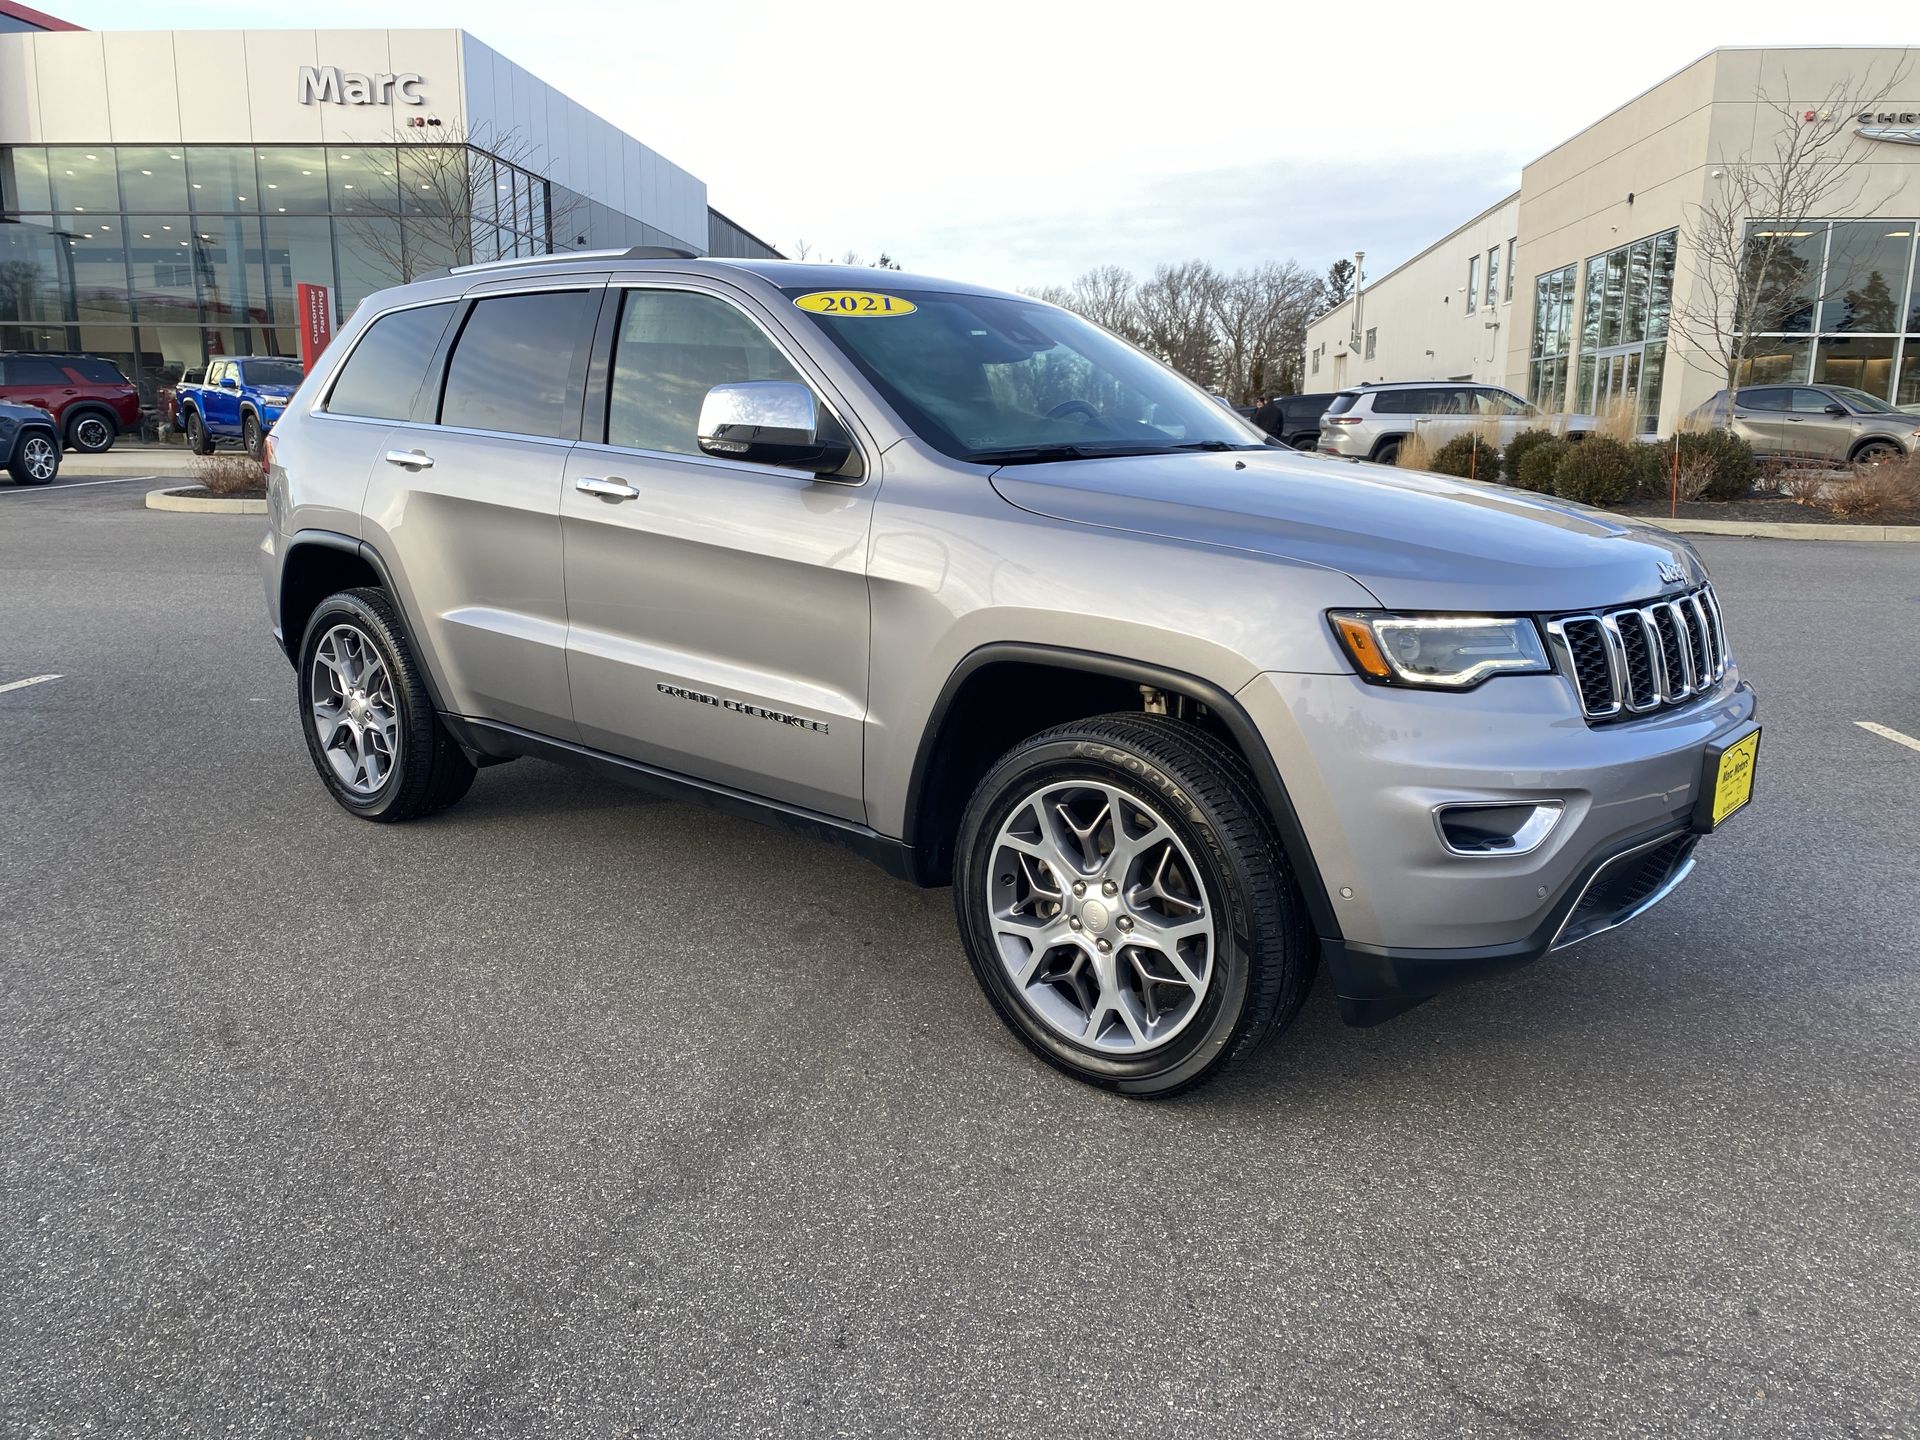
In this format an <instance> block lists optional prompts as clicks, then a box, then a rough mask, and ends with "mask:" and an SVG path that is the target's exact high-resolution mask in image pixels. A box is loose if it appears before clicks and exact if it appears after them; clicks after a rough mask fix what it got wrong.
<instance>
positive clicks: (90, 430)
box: [73, 415, 113, 450]
mask: <svg viewBox="0 0 1920 1440" xmlns="http://www.w3.org/2000/svg"><path fill="white" fill-rule="evenodd" d="M73 438H74V443H75V444H77V445H78V446H79V447H80V448H81V449H82V450H104V449H106V448H107V446H108V444H110V443H111V442H112V440H113V432H112V431H111V430H109V429H108V428H107V422H106V421H104V420H102V419H101V418H100V417H99V416H97V415H89V416H87V417H85V418H84V419H83V420H81V422H80V423H79V424H78V425H76V426H74V427H73Z"/></svg>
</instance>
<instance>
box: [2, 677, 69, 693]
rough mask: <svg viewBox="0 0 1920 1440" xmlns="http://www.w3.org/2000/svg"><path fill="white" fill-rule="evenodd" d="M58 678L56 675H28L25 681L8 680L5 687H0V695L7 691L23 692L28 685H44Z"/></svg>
mask: <svg viewBox="0 0 1920 1440" xmlns="http://www.w3.org/2000/svg"><path fill="white" fill-rule="evenodd" d="M60 678H61V677H60V676H58V675H29V676H28V677H27V678H26V679H25V680H9V681H8V682H7V683H6V684H5V685H0V695H4V694H5V693H6V692H7V691H9V690H24V689H26V688H27V686H29V685H44V684H46V683H47V681H49V680H58V679H60Z"/></svg>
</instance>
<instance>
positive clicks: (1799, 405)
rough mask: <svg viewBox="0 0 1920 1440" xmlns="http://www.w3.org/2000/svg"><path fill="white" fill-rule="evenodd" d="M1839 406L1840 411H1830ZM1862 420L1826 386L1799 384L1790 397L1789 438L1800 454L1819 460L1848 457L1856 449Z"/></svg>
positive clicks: (1790, 444) (1791, 445) (1788, 406)
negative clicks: (1855, 440) (1812, 387)
mask: <svg viewBox="0 0 1920 1440" xmlns="http://www.w3.org/2000/svg"><path fill="white" fill-rule="evenodd" d="M1830 409H1833V410H1838V411H1839V412H1840V413H1839V414H1838V415H1834V414H1830V413H1828V412H1829V410H1830ZM1859 423H1860V422H1859V421H1857V420H1855V419H1854V417H1853V416H1852V415H1850V414H1848V413H1847V409H1846V407H1845V406H1844V405H1842V404H1841V403H1840V402H1839V401H1838V400H1835V399H1834V398H1833V397H1832V396H1831V395H1829V394H1827V393H1826V392H1825V391H1824V390H1813V389H1809V388H1808V387H1806V386H1804V385H1802V386H1796V387H1795V388H1794V390H1793V394H1792V398H1791V399H1789V400H1788V401H1787V442H1788V446H1789V448H1790V449H1792V451H1793V452H1794V453H1795V454H1796V455H1810V456H1812V457H1813V458H1814V459H1816V460H1844V459H1846V458H1847V452H1848V451H1850V450H1851V449H1853V436H1854V430H1855V428H1856V427H1857V426H1858V425H1859Z"/></svg>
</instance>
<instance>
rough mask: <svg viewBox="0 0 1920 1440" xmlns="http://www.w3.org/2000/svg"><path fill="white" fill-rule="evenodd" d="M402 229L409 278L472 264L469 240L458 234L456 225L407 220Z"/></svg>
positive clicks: (448, 221) (449, 222) (452, 223)
mask: <svg viewBox="0 0 1920 1440" xmlns="http://www.w3.org/2000/svg"><path fill="white" fill-rule="evenodd" d="M401 228H402V230H403V231H404V233H405V236H406V241H405V243H406V247H407V248H406V257H407V274H408V275H409V276H410V277H411V278H414V279H418V278H419V277H420V276H422V275H425V274H427V273H429V272H430V271H434V270H445V269H448V268H450V267H452V266H454V265H468V264H471V263H472V261H473V250H472V244H471V240H470V238H469V237H468V236H466V235H459V234H455V232H454V222H451V221H450V220H448V219H444V218H443V219H439V220H408V221H406V222H404V224H403V225H402V227H401Z"/></svg>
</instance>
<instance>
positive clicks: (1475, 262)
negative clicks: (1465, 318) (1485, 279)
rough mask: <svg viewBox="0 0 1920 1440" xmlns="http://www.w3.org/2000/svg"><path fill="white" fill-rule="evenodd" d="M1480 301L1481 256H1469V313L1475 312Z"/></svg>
mask: <svg viewBox="0 0 1920 1440" xmlns="http://www.w3.org/2000/svg"><path fill="white" fill-rule="evenodd" d="M1479 301H1480V257H1479V256H1478V255H1469V256H1468V257H1467V314H1469V315H1471V314H1473V312H1474V310H1475V309H1477V308H1478V306H1479Z"/></svg>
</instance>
